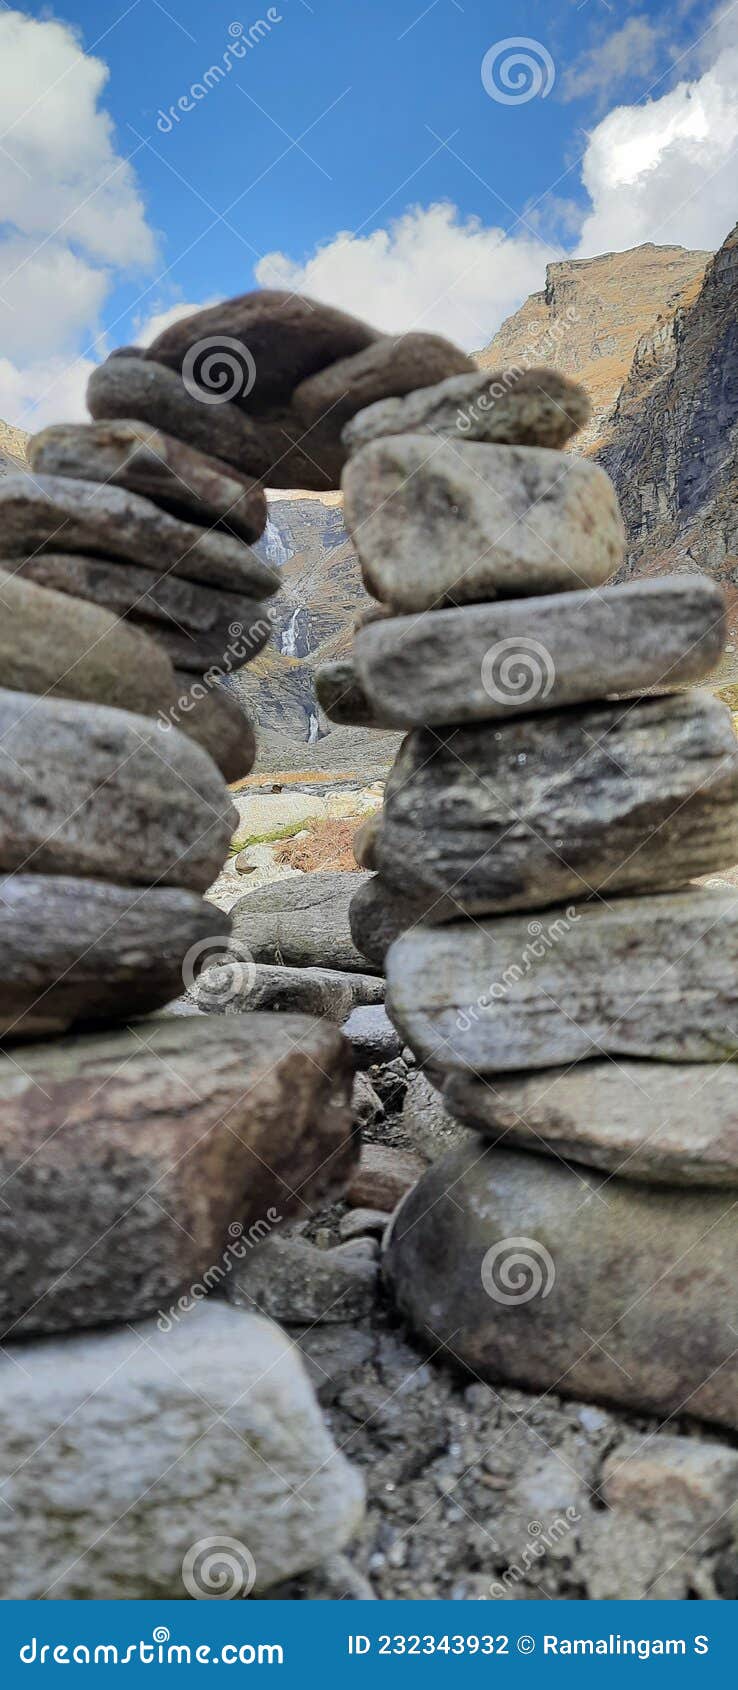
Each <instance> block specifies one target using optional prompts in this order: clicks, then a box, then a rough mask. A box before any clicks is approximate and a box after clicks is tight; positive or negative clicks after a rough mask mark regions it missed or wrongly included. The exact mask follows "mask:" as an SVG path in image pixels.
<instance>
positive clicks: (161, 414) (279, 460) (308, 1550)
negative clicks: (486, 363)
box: [0, 291, 471, 1598]
mask: <svg viewBox="0 0 738 1690" xmlns="http://www.w3.org/2000/svg"><path fill="white" fill-rule="evenodd" d="M470 368H471V366H470V364H469V360H468V359H467V358H465V356H464V355H463V354H462V353H459V352H458V351H457V350H456V349H455V348H454V347H452V346H450V345H449V344H448V343H447V342H445V341H442V340H441V339H439V338H438V337H435V336H429V335H407V336H403V337H401V338H399V339H397V338H394V339H390V338H388V337H385V336H380V335H378V334H377V333H376V332H375V331H374V330H373V329H371V328H369V327H368V326H367V325H366V324H363V323H360V322H357V321H356V320H355V319H353V318H351V317H347V316H345V315H344V314H343V313H341V312H338V311H334V310H332V309H330V308H328V307H323V306H320V305H316V304H314V303H313V302H311V301H309V300H304V299H300V298H297V297H295V296H293V295H288V294H280V293H273V292H266V291H265V292H261V293H257V294H252V295H246V296H245V297H243V298H241V299H235V300H231V301H228V302H226V303H225V304H223V305H219V306H215V307H213V308H212V309H209V310H207V311H203V312H200V313H198V314H196V315H195V316H193V317H190V318H187V319H186V320H184V321H180V322H178V323H175V324H174V325H173V326H171V327H169V328H167V329H166V330H165V331H164V332H163V333H162V334H161V335H160V336H159V337H158V339H157V340H156V341H155V342H154V343H153V345H151V346H150V347H149V348H148V349H146V351H142V350H140V349H137V348H132V347H127V348H122V349H121V350H120V351H118V352H116V353H113V354H112V355H111V356H110V357H109V358H108V359H107V361H106V362H105V363H104V364H103V365H101V366H100V367H99V368H98V369H97V370H96V371H95V372H94V374H93V376H92V378H91V381H90V384H89V390H88V403H89V409H90V412H91V415H92V419H93V420H92V422H90V423H87V424H83V425H62V426H59V427H53V428H47V429H45V430H44V431H43V432H42V433H41V434H39V435H37V436H36V438H35V439H34V440H33V441H32V443H31V447H30V462H31V473H30V475H25V474H22V475H18V476H11V477H10V478H9V479H7V480H4V481H3V483H2V486H1V487H0V536H1V539H0V602H1V605H2V617H1V619H0V775H1V778H0V849H1V851H2V863H1V865H0V867H1V869H2V875H3V879H2V884H1V885H0V931H1V933H2V954H3V965H2V972H1V974H0V1033H1V1035H2V1039H1V1044H2V1050H1V1052H0V1252H1V1253H2V1262H3V1274H2V1290H1V1291H0V1309H1V1312H2V1322H1V1324H0V1344H1V1346H2V1355H1V1356H0V1371H1V1372H2V1389H3V1403H4V1433H3V1436H4V1437H5V1443H4V1444H3V1443H2V1441H1V1440H0V1560H1V1561H2V1565H3V1591H4V1594H5V1595H6V1596H8V1597H11V1596H12V1597H18V1598H28V1597H38V1596H53V1597H56V1598H62V1597H87V1598H89V1597H98V1598H103V1597H109V1596H115V1597H116V1598H121V1597H124V1598H125V1597H128V1598H132V1597H140V1596H149V1597H156V1596H175V1597H176V1596H180V1595H181V1594H182V1593H183V1580H184V1588H185V1590H188V1591H189V1592H190V1594H194V1595H198V1594H213V1593H215V1594H224V1593H225V1594H231V1595H232V1594H237V1595H242V1594H246V1593H247V1592H248V1590H249V1589H251V1588H254V1589H256V1590H257V1591H258V1590H260V1589H263V1588H267V1587H269V1586H270V1585H271V1584H273V1583H274V1582H275V1580H277V1579H280V1578H285V1577H287V1576H289V1575H290V1574H291V1573H292V1572H295V1571H299V1570H301V1569H303V1568H305V1567H309V1566H311V1565H313V1564H314V1563H315V1562H316V1561H318V1560H322V1559H323V1558H324V1557H325V1556H326V1555H328V1554H330V1553H331V1551H332V1550H333V1549H335V1548H336V1547H339V1546H340V1545H341V1543H343V1542H344V1541H345V1540H346V1539H347V1538H348V1537H349V1536H350V1535H351V1533H352V1531H353V1530H354V1527H355V1525H356V1522H357V1519H358V1517H359V1515H360V1512H361V1506H362V1488H361V1484H360V1481H359V1479H358V1477H357V1476H356V1475H355V1474H354V1473H353V1471H352V1470H351V1469H350V1468H349V1466H348V1464H347V1463H346V1462H345V1460H344V1458H343V1457H342V1456H341V1455H340V1454H339V1453H338V1452H337V1451H336V1450H335V1449H334V1447H333V1445H332V1443H331V1440H330V1438H329V1436H328V1434H327V1432H326V1430H325V1428H324V1426H323V1422H322V1419H321V1416H320V1413H319V1410H318V1408H317V1406H316V1404H315V1401H314V1399H313V1397H312V1395H311V1390H310V1387H309V1385H308V1383H307V1380H306V1379H305V1377H304V1375H303V1374H302V1372H301V1368H300V1364H299V1362H298V1360H297V1359H296V1357H295V1354H294V1352H293V1351H292V1350H291V1348H290V1346H289V1345H288V1344H287V1342H286V1340H285V1339H284V1337H283V1335H282V1334H281V1333H280V1332H279V1331H278V1330H277V1329H275V1328H271V1327H269V1326H265V1325H264V1323H263V1322H258V1321H254V1320H253V1318H252V1317H251V1316H250V1315H248V1314H244V1313H243V1312H242V1311H240V1310H238V1309H236V1308H233V1307H231V1308H229V1307H228V1306H227V1305H226V1304H225V1303H223V1302H222V1301H220V1302H218V1303H216V1304H213V1303H212V1302H211V1303H210V1304H209V1305H208V1306H201V1307H197V1304H198V1303H199V1302H200V1299H201V1298H204V1297H205V1295H206V1293H207V1292H208V1291H210V1290H212V1289H214V1288H217V1287H218V1286H219V1285H220V1284H221V1282H225V1285H226V1288H227V1285H228V1275H229V1273H230V1272H231V1270H232V1268H233V1265H234V1262H235V1261H237V1260H239V1259H240V1258H241V1257H243V1256H244V1255H245V1253H246V1251H247V1250H248V1249H250V1248H253V1244H254V1243H255V1242H257V1241H261V1240H262V1239H263V1238H264V1237H265V1236H266V1235H268V1233H269V1231H270V1229H271V1227H272V1226H273V1225H276V1223H277V1222H278V1221H279V1220H282V1219H283V1218H285V1217H287V1216H289V1215H295V1214H297V1215H305V1214H307V1213H308V1212H309V1207H310V1204H311V1203H313V1202H314V1201H315V1200H316V1199H324V1198H326V1197H327V1196H328V1195H330V1194H332V1193H334V1192H337V1191H340V1190H342V1189H343V1187H344V1185H345V1183H346V1180H347V1179H348V1177H349V1176H350V1175H351V1173H352V1172H353V1170H354V1169H355V1167H356V1163H357V1155H358V1136H359V1135H358V1132H357V1130H356V1128H355V1127H354V1125H353V1122H352V1115H351V1105H350V1094H351V1083H352V1077H353V1064H352V1058H351V1049H350V1046H349V1044H348V1043H347V1041H346V1040H345V1039H344V1038H343V1037H342V1035H341V1033H340V1031H339V1028H338V1025H337V1024H336V1019H331V1020H328V1019H321V1020H318V1021H316V1020H313V1019H310V1018H309V1017H307V1016H305V1015H298V1014H293V1015H290V1014H287V1015H282V1016H277V1015H270V1014H265V1013H255V1014H239V1013H235V1014H230V1013H229V1014H228V1016H226V1017H224V1016H218V1015H216V1016H210V1015H199V1016H188V1017H186V1018H185V1017H184V1016H181V1015H180V1016H172V1015H169V1016H163V1017H161V1016H153V1015H151V1012H153V1011H156V1010H158V1009H160V1008H161V1006H163V1005H166V1004H167V1003H169V1002H170V1001H171V1000H172V999H173V998H176V996H177V994H178V993H180V992H181V990H182V983H183V979H184V983H185V984H189V983H191V980H192V979H193V978H194V977H195V975H196V974H197V971H198V969H199V968H200V967H201V966H203V965H206V964H208V963H212V962H213V961H214V960H217V958H218V955H219V954H221V955H222V953H223V952H225V953H226V960H227V959H228V943H229V927H230V923H229V919H228V918H227V917H225V916H224V915H223V914H222V913H221V912H220V911H219V910H218V909H216V908H215V907H214V906H213V905H212V904H210V903H208V902H206V901H205V900H204V899H203V896H202V894H203V893H204V892H205V890H206V889H207V887H208V886H210V885H211V884H212V881H213V879H214V878H215V876H216V874H217V873H218V871H219V869H220V868H221V866H222V864H223V861H224V859H225V856H226V853H227V850H228V845H229V840H230V837H231V833H232V829H233V823H234V811H233V805H232V802H231V798H230V795H229V793H228V789H227V786H226V784H225V782H226V780H228V781H231V782H233V781H234V780H237V779H239V778H241V777H244V776H246V775H248V773H249V770H250V769H251V767H252V764H253V760H254V750H255V744H254V735H253V731H252V729H251V727H250V725H249V723H248V722H247V721H246V719H245V717H244V715H243V713H242V712H241V710H240V708H238V707H237V705H236V702H235V700H234V698H233V697H232V696H229V694H228V692H227V690H224V689H223V687H222V686H219V685H218V684H216V683H217V682H218V681H219V680H220V679H222V678H223V677H224V676H227V675H228V674H229V673H230V672H231V671H232V670H233V669H237V668H238V667H240V665H241V664H242V663H243V662H245V661H247V660H248V658H250V657H253V656H255V655H256V653H257V652H258V651H259V650H260V649H261V647H262V646H263V645H264V643H265V641H266V639H267V637H268V634H269V631H270V625H271V622H270V616H269V613H268V610H267V609H265V600H267V599H268V598H269V596H270V595H271V594H273V593H274V592H275V590H276V588H277V586H278V584H279V578H278V575H277V574H276V573H275V572H274V571H273V570H272V569H271V568H269V567H268V566H267V565H266V564H265V563H264V562H263V561H262V560H261V558H260V557H259V556H258V555H257V554H256V553H255V552H254V551H253V550H252V545H253V543H254V542H255V541H257V540H258V539H259V537H260V535H261V534H262V532H263V530H264V526H265V522H266V500H265V493H264V487H265V486H269V487H303V488H319V489H320V488H332V487H335V486H337V485H338V479H339V476H340V472H341V468H342V466H343V464H344V462H345V458H346V452H345V448H344V447H343V446H342V443H341V439H340V432H341V429H342V427H343V425H344V423H345V422H346V421H347V420H348V419H349V418H350V417H351V416H352V415H353V414H354V412H355V411H357V410H358V409H359V408H360V407H362V406H366V405H367V404H369V403H371V402H372V401H375V400H377V399H382V398H384V397H386V396H388V395H395V396H398V395H399V396H401V395H402V394H403V393H405V392H408V391H410V390H412V389H414V388H417V387H419V386H422V385H423V383H424V382H425V383H427V384H435V383H437V382H438V381H439V380H442V379H444V378H446V377H448V376H450V375H453V374H459V373H463V372H464V371H466V372H468V371H469V369H470ZM235 966H236V967H238V961H237V960H236V964H235ZM231 1007H233V1006H231ZM235 1007H236V1008H238V1005H237V1004H236V1006H235ZM147 1017H150V1018H148V1019H147ZM157 1310H158V1311H159V1318H158V1319H151V1318H149V1319H148V1320H147V1319H145V1318H144V1317H151V1316H152V1315H153V1314H154V1313H155V1311H157ZM142 1320H143V1325H141V1326H140V1327H137V1328H135V1329H134V1327H133V1326H132V1325H131V1323H132V1322H134V1321H142ZM116 1323H119V1324H117V1325H116ZM120 1323H122V1324H120ZM103 1327H104V1328H106V1330H104V1331H101V1330H97V1331H94V1332H92V1333H90V1332H89V1331H84V1330H83V1329H89V1328H103ZM59 1334H65V1335H66V1336H65V1337H64V1338H63V1339H61V1340H60V1339H59V1337H58V1335H59ZM70 1334H71V1335H70ZM142 1418H143V1419H145V1427H144V1430H143V1432H142V1430H141V1422H142ZM213 1428H215V1429H213ZM211 1497H212V1498H213V1505H212V1511H211V1510H210V1508H209V1505H208V1504H207V1502H204V1501H203V1498H205V1499H208V1498H211ZM19 1522H22V1526H21V1528H20V1531H19V1527H18V1523H19ZM113 1527H114V1529H113ZM214 1531H215V1532H216V1533H217V1534H219V1535H220V1536H222V1535H223V1534H224V1533H225V1536H226V1545H228V1544H230V1545H231V1551H232V1549H233V1540H239V1541H240V1540H244V1542H245V1543H246V1544H247V1545H248V1551H247V1552H246V1554H245V1556H244V1557H243V1558H242V1562H239V1563H238V1565H236V1566H233V1565H232V1561H233V1557H232V1553H231V1552H230V1551H228V1550H227V1549H226V1554H225V1561H226V1568H227V1570H228V1571H229V1573H230V1572H232V1574H233V1582H232V1583H231V1582H230V1581H229V1580H226V1587H225V1590H224V1587H223V1584H222V1582H221V1583H218V1578H219V1577H221V1579H222V1566H221V1568H220V1574H219V1573H218V1571H217V1568H218V1565H219V1563H218V1560H217V1555H214V1563H215V1570H214V1571H212V1572H210V1571H209V1565H208V1559H207V1554H205V1560H204V1564H203V1565H202V1566H201V1565H200V1563H199V1561H198V1556H197V1554H195V1553H194V1551H197V1550H199V1549H200V1548H201V1547H202V1546H201V1544H200V1542H199V1540H201V1539H203V1540H206V1545H205V1547H206V1550H207V1549H208V1546H209V1547H210V1549H211V1550H212V1549H213V1538H212V1534H213V1532H214ZM21 1536H22V1541H21ZM194 1540H197V1541H194ZM193 1541H194V1551H193ZM237 1547H238V1545H237ZM216 1548H217V1542H216ZM229 1556H230V1559H229ZM209 1580H210V1582H208V1581H209Z"/></svg>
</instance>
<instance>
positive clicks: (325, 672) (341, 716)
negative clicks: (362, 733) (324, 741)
mask: <svg viewBox="0 0 738 1690" xmlns="http://www.w3.org/2000/svg"><path fill="white" fill-rule="evenodd" d="M315 696H316V698H317V700H318V703H319V705H320V708H321V710H324V711H325V714H326V716H327V717H328V718H329V721H331V722H337V723H338V724H339V726H341V727H357V728H373V727H375V726H377V724H378V718H377V714H376V711H375V710H373V709H372V706H371V705H370V703H369V700H368V698H367V696H366V693H365V692H364V690H363V688H362V686H361V682H360V681H359V677H358V675H357V673H356V665H355V664H354V663H353V662H352V660H351V658H350V657H339V658H337V659H336V661H335V662H334V663H321V664H320V666H319V668H317V669H316V671H315ZM380 725H381V724H380Z"/></svg>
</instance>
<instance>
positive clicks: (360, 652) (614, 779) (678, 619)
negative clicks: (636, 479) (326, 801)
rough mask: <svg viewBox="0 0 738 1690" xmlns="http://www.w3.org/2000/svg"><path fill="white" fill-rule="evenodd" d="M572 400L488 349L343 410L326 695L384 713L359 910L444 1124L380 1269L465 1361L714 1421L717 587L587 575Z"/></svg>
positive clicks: (731, 1411)
mask: <svg viewBox="0 0 738 1690" xmlns="http://www.w3.org/2000/svg"><path fill="white" fill-rule="evenodd" d="M587 415H588V403H587V399H586V396H585V395H584V394H583V392H582V391H581V389H579V388H578V387H576V386H575V385H573V384H572V383H570V382H569V381H567V380H565V379H564V378H563V377H560V376H558V375H556V374H555V373H553V372H550V371H546V370H538V371H534V370H529V371H527V372H521V371H519V370H518V371H515V372H508V373H507V374H502V375H500V376H499V377H496V376H493V375H491V374H490V372H489V371H482V372H479V371H477V372H476V373H475V374H474V375H461V376H458V377H454V378H452V379H450V380H446V381H443V382H441V383H440V384H439V385H437V386H436V387H435V388H426V389H425V390H424V391H422V392H418V393H414V394H410V395H408V396H406V397H405V398H395V399H388V400H387V401H385V402H383V403H377V404H374V405H372V406H371V407H369V408H368V409H366V410H365V411H364V412H363V413H362V414H361V415H360V416H357V417H356V418H355V419H354V421H353V422H351V424H350V425H349V426H348V427H347V428H346V430H345V433H344V441H345V443H346V445H347V447H348V449H349V451H350V453H351V456H350V460H349V463H348V465H347V468H346V470H345V471H344V476H343V487H344V494H345V509H346V521H347V525H348V527H349V529H350V531H351V533H352V535H353V538H354V542H355V545H356V547H357V550H358V554H359V558H360V560H361V566H362V571H363V575H364V580H365V583H366V586H367V588H368V590H369V592H370V593H371V594H373V595H374V597H375V598H376V599H377V600H378V603H377V605H376V609H373V610H372V611H371V612H370V613H368V614H367V615H365V616H364V617H363V619H362V621H361V625H360V626H359V627H358V631H357V633H356V638H355V646H354V655H353V661H351V662H346V663H342V664H334V665H331V666H329V667H327V668H326V670H325V671H324V672H323V673H322V675H321V678H320V683H319V692H320V696H321V701H322V703H323V707H324V709H325V710H326V711H327V713H328V714H329V715H330V716H332V717H333V719H334V720H336V721H351V722H362V723H364V724H370V725H375V726H377V727H383V728H386V727H393V728H402V729H404V730H407V737H406V738H405V739H404V741H403V743H402V746H401V749H400V752H399V755H398V757H397V760H396V762H395V765H394V767H393V769H392V771H391V774H390V776H389V779H388V782H387V787H386V792H385V803H384V810H383V813H382V814H381V816H380V817H378V818H372V819H371V821H370V822H369V823H368V824H365V826H364V828H363V829H362V830H361V832H360V835H359V836H358V839H357V844H356V855H357V860H358V862H359V863H360V864H361V866H362V867H363V868H364V869H365V870H372V871H374V872H373V874H372V876H371V878H369V879H368V880H367V882H366V883H365V884H364V885H363V886H362V887H361V889H360V891H359V892H358V893H357V895H356V896H355V898H354V900H353V904H352V908H351V927H352V933H353V937H354V940H355V943H356V944H357V946H358V947H359V948H360V950H362V951H363V952H365V953H366V954H367V955H369V956H370V957H372V958H373V959H374V960H375V961H376V962H380V961H382V960H383V959H386V974H387V1008H388V1011H389V1013H390V1016H391V1017H392V1019H393V1020H394V1022H395V1025H396V1026H397V1028H398V1029H399V1031H400V1033H401V1035H402V1037H403V1038H404V1039H405V1040H406V1041H407V1043H408V1044H409V1045H410V1046H411V1048H412V1050H413V1051H414V1053H415V1054H416V1056H417V1058H418V1059H419V1061H421V1062H422V1063H423V1064H424V1066H425V1069H426V1073H427V1074H428V1075H429V1076H430V1077H431V1078H432V1079H433V1081H434V1082H435V1084H436V1085H437V1086H438V1087H439V1088H442V1089H443V1093H444V1098H445V1101H446V1103H447V1107H448V1109H449V1111H450V1113H451V1115H452V1116H453V1117H454V1118H455V1120H456V1121H457V1122H458V1123H462V1124H463V1126H460V1127H459V1128H458V1134H459V1142H458V1144H457V1145H456V1148H454V1149H453V1150H452V1151H451V1153H450V1154H449V1155H447V1156H445V1157H444V1158H443V1159H442V1160H440V1161H438V1162H436V1163H435V1164H434V1166H433V1167H432V1168H431V1169H430V1170H429V1171H428V1173H427V1174H426V1175H424V1177H423V1178H422V1179H421V1180H420V1182H419V1183H418V1184H417V1185H416V1186H415V1187H414V1189H413V1190H412V1191H411V1192H410V1193H409V1195H408V1197H407V1198H406V1200H405V1202H404V1203H403V1205H402V1207H401V1208H400V1210H399V1211H398V1213H397V1216H396V1219H395V1222H394V1225H393V1229H392V1234H391V1238H390V1241H389V1244H388V1248H387V1250H386V1255H385V1263H386V1271H387V1274H388V1277H389V1280H390V1283H391V1284H392V1286H393V1288H394V1293H395V1296H396V1299H397V1301H398V1303H399V1306H400V1308H401V1309H402V1310H403V1311H404V1313H405V1314H406V1316H407V1317H408V1319H409V1320H410V1322H411V1324H412V1325H413V1326H414V1328H415V1329H416V1330H417V1331H418V1332H419V1333H420V1334H422V1335H423V1336H424V1337H425V1338H426V1339H427V1341H428V1343H429V1345H430V1346H432V1348H433V1350H434V1352H436V1353H437V1352H438V1351H439V1349H440V1350H442V1351H443V1353H445V1354H446V1355H447V1356H450V1357H453V1358H455V1359H456V1360H457V1361H460V1362H461V1363H463V1364H464V1365H465V1366H468V1367H471V1368H472V1369H473V1370H474V1372H475V1373H476V1375H477V1376H478V1377H480V1378H481V1379H484V1380H487V1381H500V1380H507V1381H512V1382H514V1383H516V1384H519V1385H523V1386H527V1387H533V1388H536V1389H538V1388H540V1389H541V1390H543V1391H544V1392H545V1391H548V1390H558V1391H561V1392H563V1393H564V1394H574V1395H577V1396H579V1397H585V1398H590V1399H595V1400H598V1399H599V1400H605V1401H609V1402H614V1403H623V1404H627V1405H630V1406H634V1407H638V1408H641V1409H646V1410H652V1411H655V1412H658V1413H665V1414H667V1415H675V1414H677V1413H685V1414H693V1415H697V1416H699V1417H703V1418H705V1419H708V1420H713V1421H716V1422H719V1423H723V1424H724V1425H735V1424H736V1416H737V1410H736V1402H737V1399H738V1393H737V1392H736V1363H735V1356H736V1353H737V1346H736V1336H735V1324H734V1323H735V1314H734V1288H735V1282H736V1267H737V1266H738V1263H737V1262H736V1235H737V1233H738V1228H736V1226H735V1223H734V1207H735V1191H734V1189H730V1188H735V1187H736V1186H738V1134H737V1130H736V1121H737V1120H738V1112H737V1111H736V1104H735V1090H734V1088H735V1080H734V1075H735V1068H734V1060H735V1059H736V1058H737V1057H738V986H737V985H736V978H737V977H736V963H737V962H738V899H737V898H736V894H735V891H733V890H730V889H729V888H726V883H723V887H724V888H725V889H720V885H718V887H715V886H712V887H704V886H700V885H695V884H693V882H694V878H695V877H696V876H707V875H710V874H712V873H713V872H714V871H715V870H718V869H720V868H725V867H728V866H730V865H732V864H735V862H736V861H737V860H738V746H737V745H736V739H735V735H734V732H733V728H732V723H731V719H730V716H729V713H728V711H727V709H726V708H725V707H724V706H723V705H722V704H721V703H720V702H719V701H718V700H717V699H716V698H715V697H714V696H713V695H712V694H711V693H709V692H707V691H699V690H689V689H690V688H691V687H692V685H693V683H695V682H699V681H701V680H702V679H704V678H705V677H706V676H707V675H708V674H709V673H710V672H711V671H712V670H713V668H714V666H715V665H716V663H717V661H718V658H719V656H720V653H721V650H722V646H723V640H724V634H725V622H724V603H723V596H722V592H721V591H720V590H719V588H718V587H717V586H716V585H715V584H714V583H713V582H711V581H709V580H706V579H703V578H701V577H699V576H696V575H692V574H689V573H680V574H678V575H672V576H664V577H662V578H659V579H656V580H626V581H625V583H624V584H621V585H611V586H605V585H604V583H605V582H607V581H608V579H609V578H610V577H611V576H612V575H613V574H614V573H615V572H616V571H617V570H618V569H619V568H620V567H621V566H622V564H623V561H624V556H625V544H624V531H623V525H622V521H621V517H620V513H619V509H618V505H617V500H616V497H615V493H614V490H613V487H612V485H611V483H610V481H609V480H608V478H607V476H606V475H605V474H604V472H603V471H602V470H601V469H600V468H599V467H597V466H596V465H595V464H593V463H591V462H588V461H587V460H586V459H584V458H578V457H576V456H574V455H572V454H569V453H566V452H564V451H563V450H562V448H563V447H564V445H565V443H566V442H567V440H568V439H569V438H570V437H571V436H572V435H573V434H574V432H575V431H576V429H577V428H578V427H580V426H581V425H582V424H583V423H584V422H585V421H586V419H587ZM464 1126H465V1127H467V1128H468V1127H471V1128H473V1129H474V1133H475V1135H476V1136H474V1137H472V1136H471V1135H470V1134H469V1133H468V1132H465V1131H464V1130H463V1127H464ZM531 1151H532V1152H534V1153H535V1154H533V1155H530V1154H526V1152H531ZM726 1188H728V1189H726ZM731 1320H732V1321H733V1325H731Z"/></svg>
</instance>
